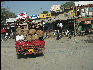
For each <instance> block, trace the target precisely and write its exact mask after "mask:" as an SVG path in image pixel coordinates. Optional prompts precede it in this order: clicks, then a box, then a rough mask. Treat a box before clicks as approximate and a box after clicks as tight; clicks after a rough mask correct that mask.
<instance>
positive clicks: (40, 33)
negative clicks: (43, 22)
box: [36, 30, 44, 37]
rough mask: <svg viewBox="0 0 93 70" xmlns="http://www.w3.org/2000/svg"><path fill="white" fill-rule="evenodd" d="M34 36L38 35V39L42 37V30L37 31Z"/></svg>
mask: <svg viewBox="0 0 93 70" xmlns="http://www.w3.org/2000/svg"><path fill="white" fill-rule="evenodd" d="M36 34H38V36H39V37H43V35H44V32H43V31H42V30H37V32H36Z"/></svg>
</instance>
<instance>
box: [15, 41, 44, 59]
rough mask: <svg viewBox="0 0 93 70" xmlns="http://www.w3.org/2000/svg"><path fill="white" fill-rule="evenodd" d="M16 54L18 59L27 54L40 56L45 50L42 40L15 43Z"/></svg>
mask: <svg viewBox="0 0 93 70" xmlns="http://www.w3.org/2000/svg"><path fill="white" fill-rule="evenodd" d="M15 48H16V52H17V55H18V57H19V56H20V55H21V54H23V55H28V54H34V55H36V54H42V53H43V51H44V49H45V41H44V40H32V41H31V42H27V41H16V47H15Z"/></svg>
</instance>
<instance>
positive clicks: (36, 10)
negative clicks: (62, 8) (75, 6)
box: [1, 1, 66, 16]
mask: <svg viewBox="0 0 93 70" xmlns="http://www.w3.org/2000/svg"><path fill="white" fill-rule="evenodd" d="M65 2H66V1H5V3H1V7H4V8H9V9H10V11H11V12H13V13H15V14H16V15H18V14H20V13H22V12H27V15H28V16H30V15H36V14H40V13H42V12H43V11H48V12H50V8H51V6H52V5H58V4H60V5H62V4H64V3H65Z"/></svg>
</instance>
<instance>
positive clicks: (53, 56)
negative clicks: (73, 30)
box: [1, 37, 93, 70]
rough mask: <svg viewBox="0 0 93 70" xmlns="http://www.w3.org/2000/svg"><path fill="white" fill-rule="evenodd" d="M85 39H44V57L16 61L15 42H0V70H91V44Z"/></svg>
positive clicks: (92, 69)
mask: <svg viewBox="0 0 93 70" xmlns="http://www.w3.org/2000/svg"><path fill="white" fill-rule="evenodd" d="M84 40H87V37H73V38H72V39H67V38H65V37H64V38H62V39H60V40H56V39H55V38H49V39H46V40H45V42H46V46H45V47H46V49H45V51H44V56H36V57H28V58H21V59H17V57H16V49H15V40H13V39H10V40H8V41H6V42H1V70H93V43H86V41H84Z"/></svg>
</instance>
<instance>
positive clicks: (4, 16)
mask: <svg viewBox="0 0 93 70" xmlns="http://www.w3.org/2000/svg"><path fill="white" fill-rule="evenodd" d="M2 2H3V3H4V1H2ZM15 17H16V15H15V13H13V12H11V11H10V10H9V9H6V8H2V7H1V24H5V23H6V19H8V18H15Z"/></svg>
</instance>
